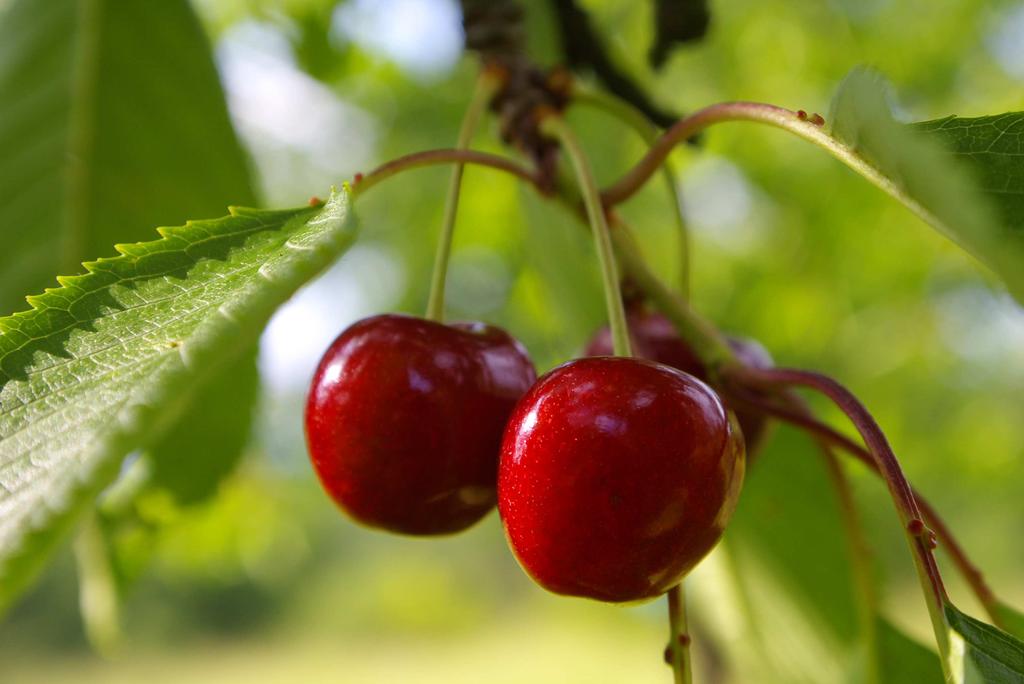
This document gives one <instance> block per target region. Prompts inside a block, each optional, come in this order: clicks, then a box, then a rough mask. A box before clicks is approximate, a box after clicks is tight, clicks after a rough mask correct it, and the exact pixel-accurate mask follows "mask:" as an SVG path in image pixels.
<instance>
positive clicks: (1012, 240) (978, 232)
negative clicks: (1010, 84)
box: [830, 69, 1024, 302]
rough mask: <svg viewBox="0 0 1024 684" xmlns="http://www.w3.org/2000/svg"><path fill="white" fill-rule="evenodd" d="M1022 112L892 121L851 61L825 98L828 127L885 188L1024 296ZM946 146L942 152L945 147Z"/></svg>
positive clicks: (877, 80)
mask: <svg viewBox="0 0 1024 684" xmlns="http://www.w3.org/2000/svg"><path fill="white" fill-rule="evenodd" d="M1022 116H1024V115H1020V114H1010V115H1004V116H1000V117H985V118H984V119H943V120H941V121H934V122H925V123H921V124H915V125H912V126H907V125H903V124H900V123H897V122H896V120H895V119H894V118H893V116H892V113H891V110H890V108H889V105H888V102H887V100H886V85H885V83H884V81H883V80H882V79H881V77H880V76H878V75H877V74H876V73H874V72H872V71H870V70H866V69H855V70H854V71H853V72H851V73H850V75H849V76H847V77H846V79H845V80H844V81H843V83H842V85H841V86H840V88H839V90H838V92H837V93H836V96H835V98H834V99H833V102H832V111H831V117H830V120H831V125H832V135H833V136H834V137H835V138H837V139H838V140H840V141H841V142H843V143H844V144H845V145H847V146H848V147H849V148H850V149H852V150H853V151H854V152H855V153H856V154H857V155H858V156H860V157H861V158H863V159H864V160H865V161H867V162H868V163H869V164H870V165H871V166H873V167H874V168H875V169H876V170H877V171H878V172H879V173H881V174H882V175H883V176H884V177H885V178H887V179H889V181H891V183H892V186H891V187H888V188H886V189H887V190H888V191H889V192H890V193H892V194H893V195H894V196H896V197H897V198H898V199H900V200H901V201H903V202H904V203H906V204H907V205H908V206H910V207H911V208H912V209H914V210H915V211H916V212H918V213H919V214H921V215H922V217H923V218H925V219H926V220H928V221H929V222H930V223H931V224H932V225H933V226H934V227H935V228H937V229H938V230H939V231H941V232H942V233H944V234H945V235H946V236H947V237H949V238H950V239H952V240H953V241H954V242H956V243H957V244H959V245H960V246H961V247H963V248H964V249H966V250H967V251H968V252H970V253H971V254H972V255H974V257H975V258H977V259H978V260H979V261H981V262H982V263H984V264H986V265H987V266H989V268H991V269H992V270H993V271H994V272H995V273H996V274H997V275H998V276H999V277H1000V278H1001V279H1002V280H1003V282H1004V283H1005V284H1006V286H1007V287H1008V289H1009V290H1010V292H1011V293H1012V294H1013V296H1014V297H1015V298H1016V299H1017V300H1018V301H1022V302H1024V215H1022V214H1021V213H1020V211H1019V209H1020V208H1022V207H1024V194H1022V193H1024V165H1022V161H1024V156H1021V151H1020V150H1018V149H1017V148H1018V143H1019V140H1018V139H1017V133H1016V131H1017V129H1018V128H1019V127H1020V122H1019V119H1020V117H1022ZM951 151H952V152H953V154H950V152H951Z"/></svg>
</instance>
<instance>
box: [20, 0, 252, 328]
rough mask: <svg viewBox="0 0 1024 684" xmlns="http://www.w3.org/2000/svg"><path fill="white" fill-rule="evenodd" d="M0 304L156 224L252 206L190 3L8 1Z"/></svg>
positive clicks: (162, 0) (140, 236)
mask: <svg viewBox="0 0 1024 684" xmlns="http://www.w3.org/2000/svg"><path fill="white" fill-rule="evenodd" d="M0 102H2V103H4V105H3V107H2V110H0V150H3V154H0V241H2V243H3V245H4V249H3V250H2V251H0V314H5V313H8V312H10V311H15V310H18V309H23V308H26V305H25V300H24V299H23V295H25V293H28V292H38V291H40V290H42V289H43V288H44V287H46V286H48V285H50V284H52V282H53V275H54V274H55V273H68V272H74V271H77V270H78V268H79V264H80V263H81V262H82V261H84V260H85V259H88V258H91V257H93V256H95V255H97V254H107V253H109V252H110V249H111V245H113V244H114V243H115V242H128V241H136V240H145V239H148V238H149V235H150V233H149V231H150V229H151V227H152V226H160V225H176V224H178V223H181V222H183V221H184V220H185V219H188V218H190V217H193V216H216V215H218V214H219V213H220V212H221V211H223V208H224V207H225V206H227V205H228V204H232V203H234V204H245V205H252V204H254V203H255V198H254V196H253V192H252V188H251V184H250V180H249V173H248V163H247V160H246V157H245V155H244V153H243V152H242V150H241V148H240V146H239V144H238V141H237V139H236V136H235V133H234V130H233V129H232V127H231V123H230V120H229V118H228V113H227V106H226V104H225V101H224V96H223V93H222V91H221V88H220V84H219V81H218V78H217V72H216V69H215V67H214V64H213V59H212V56H211V54H210V48H209V45H208V42H207V39H206V37H205V36H204V34H203V31H202V28H201V26H200V25H199V23H198V21H197V19H196V17H195V16H194V14H193V13H192V10H191V7H190V5H189V3H188V2H187V0H160V2H138V1H137V0H46V2H39V1H38V0H12V1H11V2H7V3H0Z"/></svg>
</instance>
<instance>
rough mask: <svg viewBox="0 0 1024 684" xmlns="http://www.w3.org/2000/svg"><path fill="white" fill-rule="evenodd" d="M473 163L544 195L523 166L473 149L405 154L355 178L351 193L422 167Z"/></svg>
mask: <svg viewBox="0 0 1024 684" xmlns="http://www.w3.org/2000/svg"><path fill="white" fill-rule="evenodd" d="M451 163H458V164H475V165H477V166H487V167H490V168H492V169H497V170H499V171H504V172H506V173H510V174H512V175H513V176H516V177H517V178H519V179H521V180H524V181H526V182H527V183H529V184H530V185H532V186H534V187H535V188H537V190H538V191H540V192H541V194H546V193H545V192H544V190H543V189H542V188H541V187H540V184H539V181H538V179H537V174H535V173H534V172H533V171H531V170H530V169H528V168H526V167H525V166H523V165H522V164H519V163H517V162H514V161H512V160H511V159H506V158H505V157H499V156H498V155H496V154H488V153H486V152H476V151H474V150H455V149H442V150H427V151H426V152H414V153H413V154H407V155H405V156H403V157H398V158H397V159H392V160H391V161H389V162H387V163H385V164H382V165H380V166H378V167H377V168H376V169H374V170H373V171H370V172H369V173H367V174H365V175H362V176H360V175H359V174H357V175H356V180H354V181H353V183H352V192H353V193H354V194H362V193H364V192H366V191H367V190H369V189H370V188H372V187H373V186H375V185H377V184H378V183H380V182H381V181H383V180H386V179H388V178H390V177H391V176H394V175H395V174H397V173H401V172H402V171H407V170H409V169H415V168H420V167H424V166H435V165H437V164H451Z"/></svg>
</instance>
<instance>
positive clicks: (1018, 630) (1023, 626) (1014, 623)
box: [996, 603, 1024, 639]
mask: <svg viewBox="0 0 1024 684" xmlns="http://www.w3.org/2000/svg"><path fill="white" fill-rule="evenodd" d="M996 610H997V611H998V612H999V618H1000V619H1001V620H1002V623H1003V626H1004V627H1006V631H1007V632H1009V633H1010V634H1012V635H1013V636H1015V637H1017V638H1018V639H1024V615H1022V614H1021V612H1020V611H1019V610H1017V609H1016V608H1012V607H1010V606H1008V605H1006V604H1005V603H999V604H998V605H997V607H996Z"/></svg>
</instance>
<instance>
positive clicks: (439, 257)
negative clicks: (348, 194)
mask: <svg viewBox="0 0 1024 684" xmlns="http://www.w3.org/2000/svg"><path fill="white" fill-rule="evenodd" d="M499 86H500V81H499V80H498V79H497V78H496V77H495V75H494V74H493V73H491V72H489V71H486V70H485V71H483V72H481V74H480V78H478V79H477V83H476V88H475V89H474V91H473V97H472V99H471V100H470V102H469V106H468V107H467V108H466V114H465V115H464V116H463V118H462V125H461V126H460V127H459V137H458V139H457V140H456V142H455V148H456V149H458V150H465V149H467V148H468V147H469V143H470V142H471V141H472V139H473V135H474V134H475V133H476V129H477V127H478V126H479V124H480V118H481V117H482V116H483V114H484V112H485V111H487V105H488V104H489V103H490V101H491V98H492V97H493V96H494V94H495V93H496V92H497V91H498V88H499ZM464 168H465V164H463V163H461V162H457V163H456V164H455V166H454V167H453V168H452V175H451V178H450V179H449V181H448V195H447V197H446V198H445V203H444V217H443V219H442V221H441V235H440V237H439V238H438V241H437V252H436V254H435V255H434V272H433V275H432V276H431V280H430V297H429V299H427V313H426V317H427V318H428V319H430V320H433V321H441V320H443V319H444V286H445V280H446V278H447V275H448V261H449V258H450V257H451V253H452V238H453V236H454V234H455V220H456V216H457V215H458V211H459V193H460V191H461V189H462V172H463V169H464ZM363 180H364V181H365V178H364V179H363Z"/></svg>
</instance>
